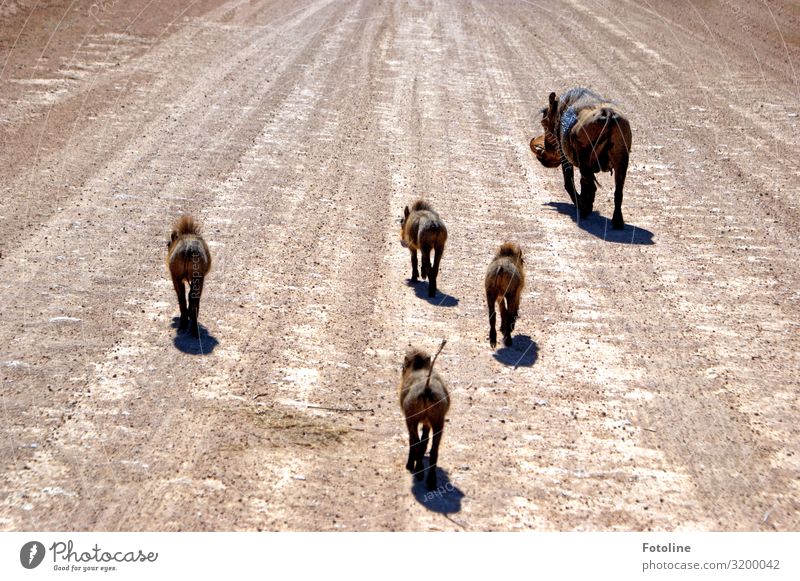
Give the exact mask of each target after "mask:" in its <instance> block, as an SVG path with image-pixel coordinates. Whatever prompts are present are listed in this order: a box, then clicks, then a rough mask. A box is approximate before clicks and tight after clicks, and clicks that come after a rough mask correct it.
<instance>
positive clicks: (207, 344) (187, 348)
mask: <svg viewBox="0 0 800 581" xmlns="http://www.w3.org/2000/svg"><path fill="white" fill-rule="evenodd" d="M180 322H181V319H180V317H173V318H172V328H173V329H175V331H176V333H175V338H174V339H173V340H172V342H173V343H174V344H175V348H176V349H177V350H178V351H181V352H183V353H188V354H189V355H209V354H210V353H211V352H212V351H213V350H214V347H216V346H217V345H219V341H217V339H216V337H214V336H213V335H211V334H210V333H209V332H208V329H206V328H205V327H204V326H203V325H200V337H199V338H197V339H195V338H194V337H192V334H191V333H189V330H188V329H180V328H179V325H180Z"/></svg>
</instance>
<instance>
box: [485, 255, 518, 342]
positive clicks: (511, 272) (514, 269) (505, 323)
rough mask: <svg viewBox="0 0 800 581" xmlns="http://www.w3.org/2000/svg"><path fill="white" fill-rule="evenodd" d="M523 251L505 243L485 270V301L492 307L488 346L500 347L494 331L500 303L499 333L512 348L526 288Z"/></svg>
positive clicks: (490, 309) (490, 308) (490, 310)
mask: <svg viewBox="0 0 800 581" xmlns="http://www.w3.org/2000/svg"><path fill="white" fill-rule="evenodd" d="M523 264H524V263H523V261H522V250H520V248H519V246H518V245H517V244H514V243H513V242H506V243H505V244H503V245H502V246H500V250H498V251H497V254H495V256H494V260H492V262H491V264H489V269H488V270H487V271H486V302H487V304H488V305H489V344H490V345H491V346H492V347H494V346H495V345H497V331H495V328H494V323H495V318H496V317H495V312H494V305H495V303H500V332H501V333H503V344H504V345H505V346H506V347H511V331H513V330H514V323H516V320H517V313H518V311H519V299H520V296H521V295H522V289H523V287H524V286H525V269H524V268H523Z"/></svg>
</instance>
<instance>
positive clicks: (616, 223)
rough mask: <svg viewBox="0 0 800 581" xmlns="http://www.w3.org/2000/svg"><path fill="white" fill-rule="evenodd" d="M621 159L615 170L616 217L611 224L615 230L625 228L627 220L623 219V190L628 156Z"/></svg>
mask: <svg viewBox="0 0 800 581" xmlns="http://www.w3.org/2000/svg"><path fill="white" fill-rule="evenodd" d="M621 157H622V159H620V160H619V162H618V163H617V167H615V168H614V216H613V218H611V224H612V226H613V227H614V229H615V230H622V229H623V228H624V227H625V220H623V219H622V188H623V186H624V185H625V174H627V173H628V154H627V153H626V154H625V155H624V156H621Z"/></svg>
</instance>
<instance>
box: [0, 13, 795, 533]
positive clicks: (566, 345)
mask: <svg viewBox="0 0 800 581" xmlns="http://www.w3.org/2000/svg"><path fill="white" fill-rule="evenodd" d="M0 1H1V3H2V8H0V31H1V32H0V66H2V74H0V123H1V125H0V139H2V149H0V155H1V156H2V159H1V160H0V187H2V197H0V252H2V257H1V258H0V321H1V322H2V324H1V325H0V345H2V348H1V349H2V353H1V354H0V371H1V372H2V388H1V391H0V404H1V405H0V417H1V418H2V423H0V470H1V471H2V472H0V528H1V529H5V530H30V529H39V530H84V529H90V530H256V529H259V530H296V529H300V530H425V531H428V530H453V529H456V530H460V529H466V530H473V531H474V530H523V529H534V530H674V529H678V530H756V531H759V530H798V529H800V437H799V436H800V409H798V393H799V392H800V389H799V388H800V380H798V374H797V370H798V369H800V355H799V353H800V328H799V325H800V314H799V313H800V309H799V308H798V307H800V290H798V289H800V274H799V273H798V263H799V262H800V250H798V245H797V236H798V232H800V209H799V208H798V187H797V184H798V178H800V172H799V171H798V166H797V153H798V144H799V142H800V139H799V138H798V129H800V128H799V127H798V112H799V109H800V99H799V97H800V85H798V77H797V74H796V73H797V69H798V65H799V64H800V63H799V61H798V54H800V14H798V11H797V7H796V5H794V7H792V3H791V2H785V3H784V2H782V1H777V2H766V3H752V4H753V6H752V7H741V6H738V4H741V3H726V2H720V3H715V2H708V3H702V4H705V5H706V6H703V7H702V8H701V7H697V5H698V3H696V2H695V3H688V2H674V3H664V2H658V3H651V2H648V1H647V0H642V1H624V2H611V1H608V0H601V1H596V2H575V1H572V2H569V1H567V2H557V3H539V2H444V1H441V2H440V1H433V2H425V1H418V2H414V1H412V2H388V1H386V2H372V1H366V0H365V1H361V2H343V1H328V0H319V1H305V0H304V1H302V2H292V1H288V0H286V1H263V2H245V1H242V0H231V1H228V2H215V1H210V0H209V1H207V2H191V0H172V1H170V2H166V1H165V2H146V1H144V0H132V1H131V2H115V1H113V0H110V1H108V2H96V3H92V2H83V1H75V2H68V1H66V0H64V1H61V0H52V1H49V2H37V1H35V0H29V1H24V2H20V1H17V2H15V1H10V0H0ZM575 85H585V86H589V87H592V88H594V89H595V90H597V91H598V92H600V93H602V94H604V95H607V96H608V97H610V98H613V99H615V100H616V101H617V102H618V103H619V104H620V106H621V107H622V108H623V109H624V110H625V111H626V112H627V114H628V117H629V119H630V120H631V125H632V127H633V131H634V136H633V140H634V145H633V154H632V167H631V168H630V169H629V173H628V182H627V187H626V192H625V193H626V197H625V201H624V205H623V210H624V214H625V218H626V220H627V222H628V226H627V227H626V230H625V231H624V232H622V233H616V232H612V231H611V230H610V224H609V223H608V220H607V218H609V217H610V215H611V211H612V209H613V206H612V196H611V191H612V181H611V179H610V178H609V176H608V175H607V174H605V175H603V176H600V181H601V184H602V187H601V189H600V190H599V192H598V197H597V203H596V206H595V209H596V212H595V214H593V215H592V216H591V217H590V218H589V219H588V220H586V221H581V223H580V224H577V223H576V222H575V217H574V212H573V209H572V206H571V205H570V204H569V203H568V202H569V200H568V198H567V195H566V193H565V192H564V191H563V188H562V185H561V177H560V172H559V171H558V170H545V169H544V168H543V167H541V166H540V165H539V164H538V163H537V162H536V160H535V159H534V158H533V156H532V154H531V152H530V150H529V149H528V140H529V139H530V138H531V137H532V136H533V135H535V134H538V133H539V125H538V121H539V113H538V111H539V108H540V107H542V106H543V105H544V103H545V100H546V98H547V95H548V93H549V92H550V91H551V90H555V91H561V90H564V89H566V88H569V87H571V86H575ZM417 196H424V197H425V198H426V199H428V200H429V201H430V202H431V203H432V204H433V205H434V207H435V208H436V209H437V210H438V211H439V213H440V214H441V216H442V217H443V218H444V220H445V222H446V223H447V227H448V230H449V233H450V237H449V240H448V245H447V249H446V251H445V256H444V260H443V263H442V270H441V273H440V278H439V287H440V294H439V295H438V296H437V297H436V298H435V299H432V300H428V298H427V296H426V294H425V290H426V287H425V285H424V284H422V285H419V286H416V287H415V286H413V285H410V283H408V277H409V276H410V263H409V258H408V253H407V251H406V250H404V249H403V248H402V247H401V246H400V244H399V239H398V234H399V226H398V220H399V218H400V215H401V212H402V208H403V206H404V205H405V204H406V203H409V202H410V201H412V200H413V199H414V198H415V197H417ZM181 212H191V213H193V214H194V215H195V216H197V217H199V218H200V219H201V220H202V221H203V222H204V225H205V234H206V238H207V240H208V241H209V244H210V246H211V251H212V253H213V256H214V261H215V267H214V270H213V272H212V273H211V275H210V277H209V278H208V280H207V282H206V287H205V294H204V296H203V300H202V302H201V305H200V322H201V323H202V324H203V325H204V330H203V333H202V336H201V341H200V342H197V341H193V340H192V339H191V338H190V337H189V336H188V335H186V334H179V333H177V331H176V329H175V328H174V325H175V318H176V316H177V313H178V307H177V301H176V300H175V296H174V293H173V290H172V285H171V283H170V281H169V279H168V277H167V273H166V269H165V266H164V257H165V253H166V244H165V243H166V240H167V237H168V234H169V227H170V223H171V221H172V219H173V218H174V217H175V216H177V215H178V214H179V213H181ZM504 240H515V241H518V242H519V243H520V244H521V245H522V247H523V249H524V251H525V255H526V266H527V269H528V286H527V288H526V290H525V293H524V295H523V299H522V308H521V316H520V320H519V321H518V323H517V326H516V339H515V346H514V347H512V348H510V349H499V350H498V351H496V352H493V351H492V350H491V349H490V348H489V344H488V340H487V332H488V329H487V326H488V324H487V314H486V306H485V304H484V298H483V294H482V283H483V273H484V271H485V268H486V266H487V265H488V263H489V261H490V259H491V257H492V254H493V252H494V249H495V248H496V247H497V246H498V245H499V244H500V242H502V241H504ZM441 338H447V339H448V340H449V343H448V345H447V347H446V349H445V351H444V352H443V354H442V356H441V357H440V358H439V362H438V363H437V368H438V370H439V371H440V372H441V373H442V374H443V376H444V377H445V378H446V379H447V380H448V382H449V387H450V390H451V394H452V406H451V411H450V416H449V422H448V424H447V427H446V429H445V434H444V440H443V444H442V449H441V452H440V467H441V469H442V470H443V473H442V476H443V478H442V479H440V484H441V485H442V489H441V490H440V491H439V492H440V493H439V494H436V495H433V496H426V492H425V490H424V489H423V488H421V487H419V486H414V485H413V482H412V480H411V477H410V476H409V475H408V473H407V472H406V471H405V469H404V464H405V459H406V458H405V454H406V442H407V435H406V433H405V426H404V423H403V421H402V417H401V412H400V409H399V406H398V404H397V382H398V380H399V373H400V364H401V362H402V356H403V353H404V352H405V350H406V349H407V347H408V346H409V345H411V344H414V345H419V346H421V347H424V348H426V349H428V350H430V351H433V350H434V349H435V348H436V346H437V345H438V342H439V340H440V339H441ZM324 408H336V409H335V410H330V409H324ZM342 409H346V410H355V411H340V410H342Z"/></svg>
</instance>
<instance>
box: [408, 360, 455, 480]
mask: <svg viewBox="0 0 800 581" xmlns="http://www.w3.org/2000/svg"><path fill="white" fill-rule="evenodd" d="M432 367H433V363H432V362H431V356H430V355H428V354H427V353H425V352H424V351H422V350H420V349H411V350H410V351H408V353H406V357H405V360H404V361H403V376H402V379H401V380H400V407H401V408H403V413H404V414H405V418H406V426H408V462H407V463H406V468H407V469H408V470H410V471H411V472H412V473H413V474H414V478H416V479H417V480H422V479H423V474H424V471H425V465H424V464H423V462H422V459H423V456H425V449H426V448H427V447H428V436H429V435H430V433H431V431H433V443H432V444H431V454H430V462H429V463H428V477H427V478H426V479H425V483H426V485H427V488H428V490H434V489H435V488H436V463H437V462H438V460H439V442H440V441H441V439H442V430H444V417H445V415H446V414H447V410H449V409H450V394H449V393H448V392H447V387H446V386H445V384H444V380H442V378H441V376H440V375H439V374H438V373H436V372H434V371H433V369H432ZM420 423H421V424H422V438H420V436H419V431H418V430H419V424H420Z"/></svg>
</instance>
